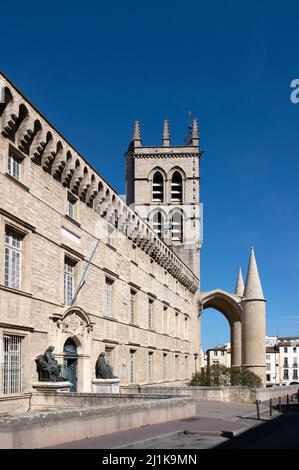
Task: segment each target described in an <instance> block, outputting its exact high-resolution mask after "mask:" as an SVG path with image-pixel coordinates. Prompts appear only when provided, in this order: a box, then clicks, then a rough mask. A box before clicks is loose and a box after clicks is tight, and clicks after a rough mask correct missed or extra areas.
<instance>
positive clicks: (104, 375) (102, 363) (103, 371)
mask: <svg viewBox="0 0 299 470" xmlns="http://www.w3.org/2000/svg"><path fill="white" fill-rule="evenodd" d="M96 378H97V379H117V377H116V376H115V375H113V372H112V367H111V366H110V365H109V364H107V362H106V359H105V353H103V352H102V353H101V354H100V355H99V357H98V360H97V362H96Z"/></svg>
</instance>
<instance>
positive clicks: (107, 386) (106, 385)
mask: <svg viewBox="0 0 299 470" xmlns="http://www.w3.org/2000/svg"><path fill="white" fill-rule="evenodd" d="M119 382H120V379H118V378H117V379H93V380H92V391H93V393H119Z"/></svg>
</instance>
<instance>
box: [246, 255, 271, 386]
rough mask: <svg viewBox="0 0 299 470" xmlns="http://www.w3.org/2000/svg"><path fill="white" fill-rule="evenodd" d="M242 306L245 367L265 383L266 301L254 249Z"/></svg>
mask: <svg viewBox="0 0 299 470" xmlns="http://www.w3.org/2000/svg"><path fill="white" fill-rule="evenodd" d="M242 304H243V318H242V363H243V366H244V367H246V368H248V369H249V370H251V371H252V372H254V373H255V374H257V375H259V376H260V377H261V379H262V381H263V383H265V378H266V376H265V374H266V366H265V363H266V350H265V334H266V331H265V330H266V325H265V323H266V301H265V298H264V294H263V289H262V285H261V281H260V276H259V272H258V268H257V264H256V259H255V254H254V249H253V248H251V253H250V259H249V265H248V272H247V279H246V284H245V289H244V300H243V302H242Z"/></svg>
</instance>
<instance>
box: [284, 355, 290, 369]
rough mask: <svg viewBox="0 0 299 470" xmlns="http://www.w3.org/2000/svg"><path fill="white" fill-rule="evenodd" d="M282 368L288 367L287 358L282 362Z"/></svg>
mask: <svg viewBox="0 0 299 470" xmlns="http://www.w3.org/2000/svg"><path fill="white" fill-rule="evenodd" d="M283 367H289V365H288V358H287V357H285V358H284V360H283Z"/></svg>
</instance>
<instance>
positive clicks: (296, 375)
mask: <svg viewBox="0 0 299 470" xmlns="http://www.w3.org/2000/svg"><path fill="white" fill-rule="evenodd" d="M293 379H298V370H297V369H294V370H293Z"/></svg>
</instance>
